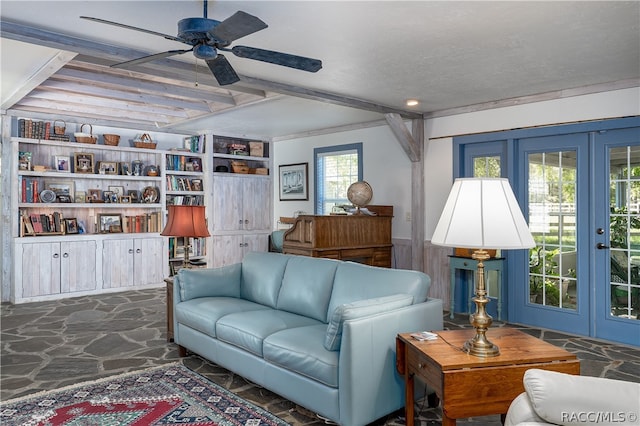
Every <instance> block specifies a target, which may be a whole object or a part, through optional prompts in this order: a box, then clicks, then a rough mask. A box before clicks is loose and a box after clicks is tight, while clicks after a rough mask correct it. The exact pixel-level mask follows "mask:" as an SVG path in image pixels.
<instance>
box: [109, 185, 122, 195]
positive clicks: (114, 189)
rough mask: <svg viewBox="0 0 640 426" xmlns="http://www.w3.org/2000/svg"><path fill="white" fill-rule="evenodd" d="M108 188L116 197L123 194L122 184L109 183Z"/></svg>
mask: <svg viewBox="0 0 640 426" xmlns="http://www.w3.org/2000/svg"><path fill="white" fill-rule="evenodd" d="M108 189H109V191H111V192H113V193H114V194H116V196H118V197H122V196H123V195H124V186H114V185H109V188H108Z"/></svg>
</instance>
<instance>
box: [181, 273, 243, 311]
mask: <svg viewBox="0 0 640 426" xmlns="http://www.w3.org/2000/svg"><path fill="white" fill-rule="evenodd" d="M240 272H241V268H240V265H239V264H235V265H228V266H223V267H222V268H216V269H185V268H183V269H180V271H178V275H177V277H178V280H179V282H180V300H182V301H183V302H186V301H187V300H191V299H197V298H199V297H209V296H218V297H225V296H226V297H240V285H239V283H240Z"/></svg>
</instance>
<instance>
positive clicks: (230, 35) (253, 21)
mask: <svg viewBox="0 0 640 426" xmlns="http://www.w3.org/2000/svg"><path fill="white" fill-rule="evenodd" d="M206 15H207V1H206V0H205V2H204V17H203V18H184V19H181V20H180V21H179V22H178V36H177V37H174V36H171V35H168V34H162V33H159V32H156V31H151V30H146V29H144V28H138V27H134V26H131V25H126V24H120V23H118V22H113V21H107V20H105V19H100V18H93V17H89V16H81V17H80V18H82V19H87V20H90V21H95V22H100V23H102V24H108V25H114V26H117V27H121V28H126V29H130V30H134V31H141V32H144V33H147V34H152V35H156V36H160V37H164V38H165V39H167V40H173V41H178V42H181V43H185V44H188V45H190V46H193V47H192V48H191V49H179V50H168V51H166V52H161V53H156V54H153V55H148V56H144V57H142V58H137V59H132V60H130V61H125V62H120V63H117V64H113V65H111V66H112V67H114V68H127V67H130V66H132V65H136V64H142V63H145V62H150V61H154V60H157V59H162V58H167V57H170V56H175V55H182V54H183V53H187V52H193V55H194V56H195V57H196V58H198V59H202V60H204V61H205V62H206V63H207V66H208V67H209V69H210V70H211V73H212V74H213V76H214V77H215V78H216V80H217V81H218V84H219V85H221V86H225V85H228V84H233V83H235V82H237V81H239V80H240V78H239V77H238V74H237V73H236V72H235V70H234V69H233V67H232V66H231V64H230V63H229V61H228V60H227V59H226V58H225V57H224V55H222V54H220V53H219V52H218V51H224V52H231V53H233V54H234V55H235V56H237V57H239V58H246V59H253V60H256V61H261V62H268V63H270V64H275V65H281V66H285V67H289V68H294V69H298V70H302V71H308V72H317V71H318V70H320V69H321V68H322V61H320V60H318V59H312V58H306V57H304V56H298V55H292V54H289V53H282V52H276V51H274V50H266V49H259V48H256V47H249V46H234V47H233V48H227V46H229V45H230V44H231V43H232V42H234V41H235V40H237V39H239V38H242V37H245V36H248V35H249V34H253V33H255V32H257V31H260V30H263V29H265V28H267V24H265V23H264V22H263V21H262V20H261V19H260V18H258V17H256V16H253V15H250V14H248V13H246V12H243V11H238V12H236V13H234V14H233V15H232V16H230V17H229V18H227V19H225V20H224V21H216V20H214V19H208V18H207V16H206Z"/></svg>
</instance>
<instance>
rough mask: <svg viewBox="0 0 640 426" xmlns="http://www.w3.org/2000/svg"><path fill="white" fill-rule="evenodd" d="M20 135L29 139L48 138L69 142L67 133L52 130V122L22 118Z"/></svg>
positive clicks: (19, 121) (19, 129) (19, 126)
mask: <svg viewBox="0 0 640 426" xmlns="http://www.w3.org/2000/svg"><path fill="white" fill-rule="evenodd" d="M18 137H20V138H29V139H48V140H57V141H65V142H69V140H70V137H69V135H66V134H56V133H55V132H53V133H52V132H51V123H50V122H48V121H47V122H45V121H34V120H30V119H25V118H21V119H19V120H18Z"/></svg>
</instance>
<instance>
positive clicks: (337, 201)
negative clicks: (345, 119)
mask: <svg viewBox="0 0 640 426" xmlns="http://www.w3.org/2000/svg"><path fill="white" fill-rule="evenodd" d="M313 154H314V157H315V159H316V167H315V194H316V195H315V197H316V198H315V214H328V213H330V212H331V209H332V208H333V206H335V205H342V204H350V203H349V200H348V199H347V189H348V188H349V185H351V184H352V183H354V182H357V181H359V180H362V143H354V144H348V145H338V146H328V147H324V148H316V149H314V151H313Z"/></svg>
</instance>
